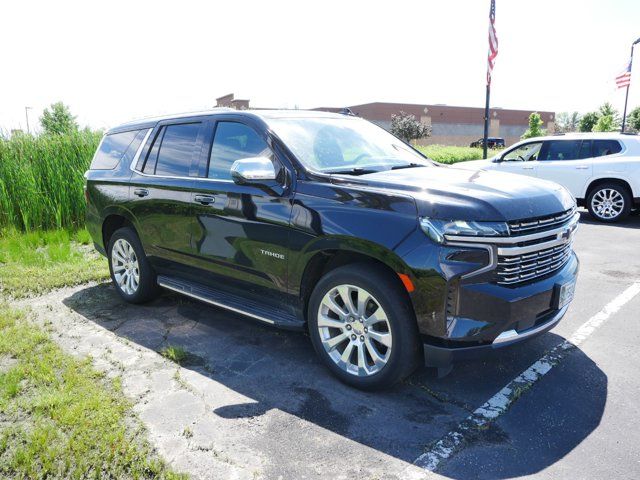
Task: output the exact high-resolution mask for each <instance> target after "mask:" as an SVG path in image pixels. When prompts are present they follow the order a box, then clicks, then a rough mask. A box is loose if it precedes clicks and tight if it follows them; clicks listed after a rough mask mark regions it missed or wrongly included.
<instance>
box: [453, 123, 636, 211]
mask: <svg viewBox="0 0 640 480" xmlns="http://www.w3.org/2000/svg"><path fill="white" fill-rule="evenodd" d="M462 167H463V168H480V169H483V170H495V171H501V172H509V173H519V174H522V175H527V176H530V177H537V178H542V179H545V180H552V181H554V182H557V183H559V184H560V185H563V186H565V187H566V188H567V189H568V190H569V191H570V192H571V194H572V195H573V196H574V197H575V198H576V200H577V203H578V205H579V206H584V207H586V208H588V209H589V212H590V213H591V215H593V217H594V218H596V219H597V220H599V221H601V222H617V221H620V220H622V219H624V218H625V217H627V216H628V215H629V212H631V210H632V208H634V207H638V206H639V205H640V137H638V136H637V135H628V134H621V133H583V134H566V135H554V136H548V137H538V138H530V139H528V140H523V141H522V142H518V143H516V144H515V145H513V146H512V147H510V148H509V149H507V150H506V151H505V152H503V153H501V154H499V155H496V156H494V157H493V158H492V159H489V160H477V161H472V162H465V164H464V166H462Z"/></svg>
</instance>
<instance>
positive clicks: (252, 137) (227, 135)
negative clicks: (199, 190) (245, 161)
mask: <svg viewBox="0 0 640 480" xmlns="http://www.w3.org/2000/svg"><path fill="white" fill-rule="evenodd" d="M259 156H265V157H270V158H272V154H271V150H270V149H269V146H268V145H267V144H266V142H265V141H264V140H263V139H262V138H261V137H260V136H259V135H258V133H257V132H256V131H255V130H254V129H253V128H251V127H249V126H247V125H244V124H242V123H237V122H218V124H217V126H216V132H215V135H214V138H213V145H212V146H211V156H210V158H209V173H208V177H209V178H217V179H221V180H229V179H231V165H233V162H235V161H236V160H239V159H241V158H248V157H259Z"/></svg>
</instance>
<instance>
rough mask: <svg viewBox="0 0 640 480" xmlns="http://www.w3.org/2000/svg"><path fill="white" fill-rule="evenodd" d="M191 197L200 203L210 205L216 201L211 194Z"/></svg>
mask: <svg viewBox="0 0 640 480" xmlns="http://www.w3.org/2000/svg"><path fill="white" fill-rule="evenodd" d="M193 199H194V200H195V201H196V202H198V203H200V204H202V205H211V204H212V203H215V202H216V197H214V196H211V195H196V196H194V197H193Z"/></svg>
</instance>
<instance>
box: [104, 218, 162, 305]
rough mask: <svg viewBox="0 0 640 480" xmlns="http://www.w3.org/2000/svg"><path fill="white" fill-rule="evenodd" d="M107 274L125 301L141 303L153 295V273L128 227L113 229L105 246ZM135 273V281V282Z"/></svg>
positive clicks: (154, 288) (134, 235)
mask: <svg viewBox="0 0 640 480" xmlns="http://www.w3.org/2000/svg"><path fill="white" fill-rule="evenodd" d="M107 259H108V261H109V273H110V274H111V281H112V282H113V284H114V286H115V287H116V291H117V292H118V294H119V295H120V296H121V297H122V298H123V299H124V300H126V301H127V302H129V303H144V302H148V301H149V300H152V299H153V298H155V297H157V296H158V294H159V293H160V288H159V287H158V283H157V280H156V273H155V271H154V270H153V267H151V265H150V264H149V260H148V259H147V256H146V255H145V254H144V250H143V248H142V244H141V243H140V239H139V238H138V235H137V234H136V232H135V230H133V229H132V228H131V227H122V228H119V229H118V230H116V231H115V232H114V233H113V235H111V238H110V239H109V245H108V248H107ZM136 274H137V282H136Z"/></svg>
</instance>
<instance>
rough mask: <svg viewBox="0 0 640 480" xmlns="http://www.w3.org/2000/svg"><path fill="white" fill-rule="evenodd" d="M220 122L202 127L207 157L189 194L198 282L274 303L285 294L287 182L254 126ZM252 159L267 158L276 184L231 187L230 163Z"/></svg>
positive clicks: (234, 121) (281, 169)
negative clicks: (276, 173) (207, 145)
mask: <svg viewBox="0 0 640 480" xmlns="http://www.w3.org/2000/svg"><path fill="white" fill-rule="evenodd" d="M217 118H219V117H217ZM226 118H228V119H227V120H224V119H221V120H217V121H212V122H211V123H210V124H209V125H208V126H207V128H208V129H210V134H209V142H210V150H209V152H210V154H209V155H208V158H207V160H208V161H207V162H206V163H207V164H206V165H203V166H202V168H201V171H200V172H201V173H200V174H201V178H200V179H199V180H197V181H196V186H195V188H194V190H193V193H192V202H193V206H194V211H195V231H194V234H193V237H192V248H193V251H194V254H195V255H196V256H197V262H198V266H199V268H200V269H201V275H200V278H199V279H198V280H199V281H201V282H204V283H208V284H210V285H211V286H213V287H215V288H218V289H226V290H229V291H231V292H241V293H242V294H243V295H247V294H249V295H252V296H254V297H258V298H259V299H260V300H262V301H266V302H271V303H273V304H279V303H280V302H281V301H282V298H284V297H285V296H286V282H287V265H288V261H289V250H288V238H289V218H290V216H291V208H292V203H291V195H292V194H291V191H292V189H291V185H290V181H288V180H286V178H287V175H286V171H285V170H284V167H283V165H282V163H281V162H280V161H279V160H278V158H277V157H276V154H275V153H274V151H273V149H272V148H270V146H269V143H268V142H269V139H268V138H267V136H266V133H265V132H262V134H261V133H259V132H260V128H259V126H257V125H256V126H252V125H249V124H247V123H243V121H241V120H236V119H233V117H226ZM257 156H263V157H269V158H270V159H272V161H273V162H274V165H275V166H276V168H277V170H279V171H280V172H281V174H280V175H279V178H280V180H278V181H276V182H273V184H270V185H239V184H236V183H234V182H233V180H232V179H231V173H230V170H231V166H232V164H233V162H234V161H236V160H239V159H243V158H249V157H257ZM203 158H204V157H203ZM287 183H289V184H287Z"/></svg>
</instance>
